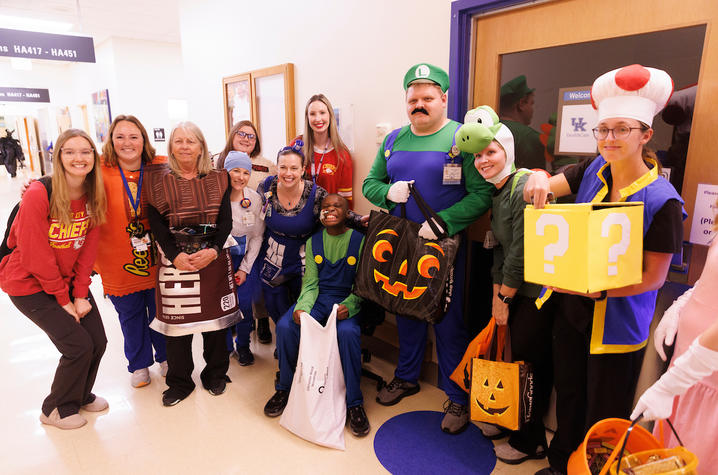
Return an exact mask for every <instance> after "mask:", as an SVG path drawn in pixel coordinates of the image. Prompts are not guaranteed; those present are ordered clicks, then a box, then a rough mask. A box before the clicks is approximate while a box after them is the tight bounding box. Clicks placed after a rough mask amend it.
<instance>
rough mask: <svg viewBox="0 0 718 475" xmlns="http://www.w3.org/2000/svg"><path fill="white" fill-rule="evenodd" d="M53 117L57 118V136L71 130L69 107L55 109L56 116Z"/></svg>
mask: <svg viewBox="0 0 718 475" xmlns="http://www.w3.org/2000/svg"><path fill="white" fill-rule="evenodd" d="M55 117H56V118H57V131H58V135H59V134H61V133H63V132H64V131H66V130H67V129H70V128H72V119H70V108H69V107H59V108H58V109H57V114H55Z"/></svg>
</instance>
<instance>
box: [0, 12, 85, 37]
mask: <svg viewBox="0 0 718 475" xmlns="http://www.w3.org/2000/svg"><path fill="white" fill-rule="evenodd" d="M72 26H73V24H72V23H68V22H64V21H51V20H38V19H36V18H24V17H19V16H8V15H0V27H2V28H9V29H11V30H27V31H39V32H42V33H61V32H63V31H69V30H70V29H72Z"/></svg>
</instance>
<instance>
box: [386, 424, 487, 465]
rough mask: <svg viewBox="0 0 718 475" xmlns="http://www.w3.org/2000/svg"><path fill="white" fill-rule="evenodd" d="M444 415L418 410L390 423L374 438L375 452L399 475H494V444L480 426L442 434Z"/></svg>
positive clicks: (470, 425) (472, 425) (470, 426)
mask: <svg viewBox="0 0 718 475" xmlns="http://www.w3.org/2000/svg"><path fill="white" fill-rule="evenodd" d="M443 417H444V414H443V413H442V412H435V411H414V412H407V413H405V414H400V415H398V416H395V417H392V418H391V419H389V420H388V421H386V422H385V423H384V424H382V426H381V427H380V428H379V430H377V432H376V436H375V437H374V453H375V454H376V457H377V458H378V459H379V462H381V464H382V465H383V466H384V468H386V469H387V470H388V471H389V472H391V473H393V474H395V475H401V474H413V475H416V474H424V473H427V474H428V473H432V474H436V473H451V474H452V475H454V474H457V475H458V474H463V473H479V474H490V473H491V471H492V470H493V469H494V466H495V465H496V455H495V454H494V445H493V444H492V443H491V441H490V440H488V439H487V438H485V437H484V436H483V434H482V433H481V431H480V430H479V428H478V427H476V426H475V425H474V424H469V427H468V428H467V429H466V430H465V431H464V432H462V433H461V434H458V435H449V434H446V433H444V432H442V431H441V419H442V418H443Z"/></svg>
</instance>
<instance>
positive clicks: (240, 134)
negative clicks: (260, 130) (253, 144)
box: [237, 130, 257, 140]
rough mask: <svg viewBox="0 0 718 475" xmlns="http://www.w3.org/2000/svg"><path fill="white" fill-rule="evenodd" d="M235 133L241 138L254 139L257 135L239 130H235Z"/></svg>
mask: <svg viewBox="0 0 718 475" xmlns="http://www.w3.org/2000/svg"><path fill="white" fill-rule="evenodd" d="M237 135H239V136H240V137H242V138H243V139H244V138H246V139H249V140H254V139H256V138H257V136H256V135H255V134H249V133H247V132H242V131H241V130H238V131H237Z"/></svg>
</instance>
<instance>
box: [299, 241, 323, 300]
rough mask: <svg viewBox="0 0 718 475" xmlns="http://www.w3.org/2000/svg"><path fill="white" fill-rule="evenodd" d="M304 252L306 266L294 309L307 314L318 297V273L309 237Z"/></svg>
mask: <svg viewBox="0 0 718 475" xmlns="http://www.w3.org/2000/svg"><path fill="white" fill-rule="evenodd" d="M305 251H306V252H305V255H306V266H305V269H304V277H302V291H301V293H300V294H299V298H298V299H297V305H296V307H294V309H295V310H303V311H305V312H307V313H309V312H311V310H312V308H313V307H314V302H316V301H317V297H318V296H319V271H318V270H317V263H316V262H314V253H313V252H312V238H311V237H310V238H309V239H307V244H306V247H305Z"/></svg>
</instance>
